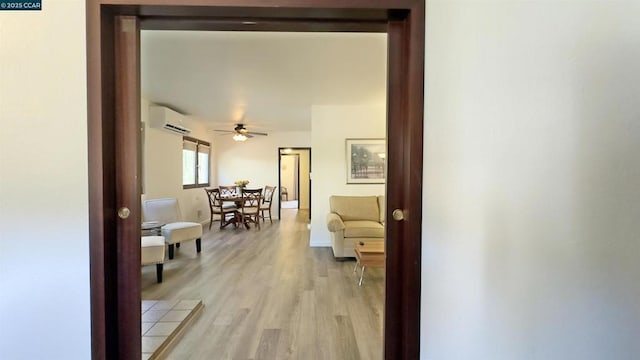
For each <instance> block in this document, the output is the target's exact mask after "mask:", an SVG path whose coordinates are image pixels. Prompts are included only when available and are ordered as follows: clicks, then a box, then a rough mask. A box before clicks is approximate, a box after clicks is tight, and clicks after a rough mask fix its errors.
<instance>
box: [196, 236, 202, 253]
mask: <svg viewBox="0 0 640 360" xmlns="http://www.w3.org/2000/svg"><path fill="white" fill-rule="evenodd" d="M200 251H202V240H201V239H200V238H197V239H196V252H200Z"/></svg>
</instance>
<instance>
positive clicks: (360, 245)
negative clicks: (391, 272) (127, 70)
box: [353, 241, 385, 286]
mask: <svg viewBox="0 0 640 360" xmlns="http://www.w3.org/2000/svg"><path fill="white" fill-rule="evenodd" d="M355 252H356V266H355V267H354V268H353V272H354V273H356V274H357V272H356V270H357V269H358V265H360V266H361V270H362V272H361V273H360V281H358V286H362V278H363V277H364V270H365V268H366V267H367V266H372V267H384V262H385V256H384V241H359V242H357V243H356V247H355Z"/></svg>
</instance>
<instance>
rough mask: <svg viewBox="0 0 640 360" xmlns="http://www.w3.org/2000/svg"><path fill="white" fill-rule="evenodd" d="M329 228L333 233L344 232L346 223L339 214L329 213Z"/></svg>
mask: <svg viewBox="0 0 640 360" xmlns="http://www.w3.org/2000/svg"><path fill="white" fill-rule="evenodd" d="M327 228H329V231H331V232H336V231H340V230H344V223H343V222H342V219H341V218H340V216H339V215H338V214H336V213H329V214H328V215H327Z"/></svg>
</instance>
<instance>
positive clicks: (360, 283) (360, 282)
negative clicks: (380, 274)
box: [358, 265, 365, 286]
mask: <svg viewBox="0 0 640 360" xmlns="http://www.w3.org/2000/svg"><path fill="white" fill-rule="evenodd" d="M364 269H365V267H364V265H362V272H361V273H360V281H359V282H358V286H362V278H363V277H364Z"/></svg>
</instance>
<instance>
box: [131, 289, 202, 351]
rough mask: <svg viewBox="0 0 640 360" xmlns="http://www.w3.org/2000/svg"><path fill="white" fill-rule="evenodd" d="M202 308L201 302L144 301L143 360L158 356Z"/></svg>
mask: <svg viewBox="0 0 640 360" xmlns="http://www.w3.org/2000/svg"><path fill="white" fill-rule="evenodd" d="M200 307H202V301H200V300H175V301H166V300H142V334H141V335H142V360H149V359H153V358H154V357H155V356H157V355H158V354H157V353H156V351H157V350H159V349H160V350H162V349H164V348H165V347H166V346H167V345H168V344H169V342H170V341H171V340H172V339H173V338H174V337H175V336H176V335H177V334H178V332H179V330H180V329H181V328H182V326H184V325H181V324H183V323H186V322H187V321H186V320H188V319H189V318H190V316H189V315H190V314H192V313H195V312H196V311H197V310H199V309H200ZM159 352H160V351H158V353H159ZM154 353H156V354H155V355H154Z"/></svg>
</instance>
